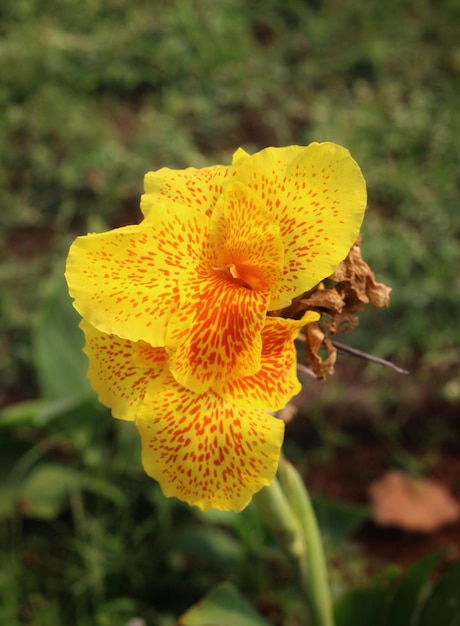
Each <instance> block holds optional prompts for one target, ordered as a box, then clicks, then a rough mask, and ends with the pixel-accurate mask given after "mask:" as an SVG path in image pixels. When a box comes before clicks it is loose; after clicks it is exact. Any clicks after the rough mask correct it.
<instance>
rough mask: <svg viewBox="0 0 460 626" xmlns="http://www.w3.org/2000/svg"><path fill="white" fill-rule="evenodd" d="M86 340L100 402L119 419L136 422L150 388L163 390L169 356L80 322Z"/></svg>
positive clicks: (91, 379) (83, 321)
mask: <svg viewBox="0 0 460 626" xmlns="http://www.w3.org/2000/svg"><path fill="white" fill-rule="evenodd" d="M80 328H81V329H82V330H83V332H84V334H85V339H86V345H85V348H84V352H85V353H86V355H87V357H88V360H89V368H88V378H89V380H90V383H91V385H92V387H93V389H94V390H95V391H96V392H97V394H98V396H99V401H100V402H102V404H104V405H105V406H108V407H109V408H110V409H111V410H112V415H113V416H114V417H117V418H118V419H123V420H134V418H135V416H136V412H137V409H138V406H139V405H140V403H141V402H142V400H143V399H144V396H145V392H146V390H147V388H150V389H151V391H152V392H153V391H154V390H158V389H159V388H160V387H161V380H162V374H163V373H164V371H165V364H166V361H167V354H166V352H165V350H164V348H152V347H151V346H149V345H148V344H146V343H145V342H143V341H139V342H132V341H129V340H128V339H121V338H120V337H117V336H115V335H107V334H105V333H101V332H100V331H98V330H96V329H95V328H94V327H93V326H91V325H90V324H88V322H86V321H85V320H82V321H81V323H80Z"/></svg>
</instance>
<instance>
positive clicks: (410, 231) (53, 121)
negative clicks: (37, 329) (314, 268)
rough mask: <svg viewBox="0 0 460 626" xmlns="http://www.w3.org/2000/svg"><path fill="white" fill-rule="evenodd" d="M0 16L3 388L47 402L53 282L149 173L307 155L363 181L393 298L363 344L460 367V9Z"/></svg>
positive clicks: (178, 8) (87, 10) (126, 6)
mask: <svg viewBox="0 0 460 626" xmlns="http://www.w3.org/2000/svg"><path fill="white" fill-rule="evenodd" d="M0 12H1V15H0V17H1V26H0V34H1V41H0V67H1V68H2V81H1V86H0V106H1V109H2V116H1V119H0V145H1V146H2V148H1V167H0V172H1V173H0V185H1V188H2V217H3V219H2V223H1V227H0V242H1V244H2V253H1V261H2V267H1V271H0V292H1V294H2V295H1V298H0V314H1V322H0V323H1V326H2V329H3V330H4V331H5V332H4V333H3V335H4V336H3V338H2V348H3V349H2V355H3V356H2V359H1V369H2V370H3V371H4V372H6V374H5V378H6V380H5V384H6V385H8V386H9V387H12V388H17V387H18V385H19V386H20V387H21V388H22V390H23V391H26V392H27V385H26V389H25V390H24V380H25V379H27V380H28V385H32V388H31V393H33V373H31V372H30V371H29V368H28V366H29V365H30V351H29V345H30V344H29V327H30V324H31V323H33V320H34V316H35V315H36V313H37V311H38V310H39V309H40V306H41V298H42V296H43V287H42V284H43V283H42V280H41V279H42V278H43V276H44V275H46V274H47V273H48V272H49V271H50V269H51V268H52V267H53V262H54V261H55V260H56V259H59V258H62V257H63V256H64V255H65V251H66V248H67V246H68V244H69V241H70V240H71V238H72V236H73V235H74V234H76V233H81V232H85V231H86V229H87V227H88V222H89V220H90V219H91V218H92V217H94V216H98V217H100V218H102V219H104V220H106V221H107V222H108V223H109V224H117V223H124V222H125V221H127V219H128V216H129V219H131V220H135V219H138V213H137V207H138V198H139V195H140V193H141V190H142V177H143V174H144V172H145V171H147V170H149V169H156V168H159V167H161V166H165V165H166V166H170V167H184V166H186V165H195V166H203V165H205V164H210V163H213V162H228V160H229V158H230V155H231V153H232V151H233V150H234V149H235V148H236V147H237V146H239V145H242V146H244V147H245V148H246V149H248V150H250V151H254V150H257V149H260V148H262V147H264V146H266V145H285V144H290V143H299V144H305V143H308V142H310V141H313V140H318V141H322V140H331V141H336V142H338V143H341V144H343V145H345V146H347V147H348V148H349V149H350V150H351V152H352V154H353V155H354V156H355V158H356V159H357V161H358V162H359V163H360V165H361V166H362V168H363V170H364V173H365V176H366V179H367V181H368V185H369V211H368V215H367V219H366V222H365V226H364V229H363V234H364V245H363V247H364V254H365V257H366V259H367V260H368V261H369V262H370V263H371V265H372V267H373V268H374V269H375V271H376V273H377V276H378V278H379V279H380V280H383V281H385V282H387V283H388V284H390V285H391V286H392V287H393V289H394V291H393V297H392V304H391V308H390V310H389V311H388V312H384V313H382V312H372V313H367V314H365V315H364V316H363V322H362V329H361V330H360V331H358V332H355V336H354V337H353V341H354V342H355V345H357V346H358V347H361V348H365V349H367V350H368V351H377V352H379V353H380V354H381V355H382V356H386V357H389V356H391V357H393V358H396V359H398V360H400V361H403V362H404V363H410V362H413V361H414V360H415V359H417V360H420V359H421V360H422V361H423V359H424V358H426V357H427V355H430V358H432V355H433V354H434V355H436V354H438V355H439V360H440V361H442V356H441V355H442V354H444V353H445V351H449V353H450V354H451V351H452V349H453V348H454V347H455V346H456V348H455V354H456V357H458V345H459V343H460V341H459V340H460V327H459V325H458V324H457V323H455V319H456V318H457V317H458V313H459V306H458V293H459V274H458V269H457V268H458V265H459V261H460V252H459V246H458V237H459V231H460V220H459V219H458V209H457V203H458V196H459V186H460V183H459V178H458V168H459V165H460V163H459V160H460V159H459V151H458V146H457V138H458V136H459V134H460V116H459V115H458V98H459V95H460V47H459V40H458V37H456V33H457V29H456V27H455V25H456V24H457V23H458V19H459V18H460V9H459V7H458V6H457V3H455V2H453V1H452V0H444V1H443V2H439V3H437V5H436V7H434V5H432V3H431V2H429V1H428V0H423V1H421V0H412V1H411V0H406V1H405V2H401V3H399V4H398V6H397V7H394V8H392V9H391V10H390V9H389V8H387V7H385V6H383V5H381V3H379V2H377V1H374V2H369V3H367V4H366V5H365V6H362V5H361V3H358V2H350V3H347V4H346V5H344V4H343V3H342V2H341V1H339V0H324V1H321V0H311V1H309V2H299V1H297V0H287V1H285V2H281V1H280V0H267V1H266V2H264V3H263V5H262V4H261V3H248V2H243V1H242V0H223V1H222V2H219V5H218V6H216V5H215V3H213V2H211V0H199V1H196V2H193V3H188V2H185V1H184V0H176V1H175V2H173V3H167V2H161V1H159V0H156V1H155V2H153V3H149V2H141V1H140V0H138V1H136V2H132V3H126V2H120V1H118V0H110V1H109V2H105V3H100V2H97V1H96V0H86V1H84V2H78V3H77V2H75V1H73V0H67V1H66V2H62V1H59V2H58V1H56V0H55V1H51V2H48V3H46V4H45V5H43V3H40V2H38V0H18V1H16V0H15V1H13V0H6V1H5V2H3V3H2V7H1V9H0ZM40 242H42V243H41V244H40ZM8 337H9V338H8ZM451 357H452V355H451Z"/></svg>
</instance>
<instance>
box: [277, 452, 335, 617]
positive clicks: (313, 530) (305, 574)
mask: <svg viewBox="0 0 460 626" xmlns="http://www.w3.org/2000/svg"><path fill="white" fill-rule="evenodd" d="M279 475H280V482H281V485H282V486H283V488H284V490H285V493H286V496H287V499H288V502H289V503H290V504H291V506H292V508H293V510H294V513H295V514H296V516H297V519H298V520H299V522H300V525H301V528H302V536H303V540H304V542H305V547H306V549H305V556H304V558H303V559H302V563H300V564H299V565H300V577H301V581H302V586H303V588H304V589H305V591H306V593H307V594H308V597H309V600H310V606H311V610H312V613H313V619H314V622H313V623H314V624H315V626H316V625H318V626H333V624H334V619H333V615H332V601H331V594H330V589H329V580H328V574H327V564H326V558H325V554H324V550H323V542H322V539H321V534H320V531H319V528H318V523H317V521H316V516H315V513H314V510H313V506H312V504H311V500H310V496H309V494H308V491H307V489H306V487H305V484H304V482H303V480H302V478H301V476H300V474H299V473H298V472H297V470H296V469H295V468H294V466H293V465H291V463H289V461H286V460H284V459H282V460H281V464H280V469H279Z"/></svg>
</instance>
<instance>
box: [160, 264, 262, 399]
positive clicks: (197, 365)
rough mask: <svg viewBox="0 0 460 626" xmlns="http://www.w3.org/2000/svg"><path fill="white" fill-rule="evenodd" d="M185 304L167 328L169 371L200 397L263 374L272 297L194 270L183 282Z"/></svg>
mask: <svg viewBox="0 0 460 626" xmlns="http://www.w3.org/2000/svg"><path fill="white" fill-rule="evenodd" d="M179 289H180V294H181V302H180V307H179V309H178V310H177V311H176V312H175V314H174V315H173V316H172V317H171V320H170V322H169V324H168V333H167V338H166V348H167V350H168V353H169V354H170V361H169V367H170V369H171V371H172V373H173V374H174V377H175V378H176V380H177V381H178V382H180V383H181V384H182V385H184V386H186V387H188V388H189V389H192V390H194V391H197V392H202V391H206V390H207V389H209V388H211V387H213V386H215V385H218V384H220V383H222V381H224V380H233V379H235V378H239V377H241V376H247V375H249V374H251V373H254V372H256V371H257V370H258V369H260V356H261V350H262V342H261V335H260V333H261V330H262V328H263V325H264V321H265V311H266V307H267V301H268V295H269V294H268V293H267V292H260V291H254V290H251V289H247V288H245V287H243V286H241V285H240V284H239V283H238V282H237V281H233V280H232V279H231V278H227V277H226V276H223V275H221V273H220V272H218V271H216V272H213V271H210V270H209V269H207V268H206V267H202V268H194V269H193V271H190V272H188V273H186V274H184V276H183V278H182V279H181V281H180V286H179Z"/></svg>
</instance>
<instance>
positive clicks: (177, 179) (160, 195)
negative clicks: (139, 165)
mask: <svg viewBox="0 0 460 626" xmlns="http://www.w3.org/2000/svg"><path fill="white" fill-rule="evenodd" d="M233 175H234V171H233V168H232V167H231V166H224V165H213V166H211V167H204V168H202V169H196V168H194V167H189V168H187V169H185V170H172V169H169V168H167V167H164V168H162V169H160V170H158V171H156V172H148V173H147V174H146V175H145V179H144V187H145V193H144V195H143V196H142V198H141V210H142V213H143V214H144V215H145V216H147V215H148V214H149V213H150V211H151V210H152V208H154V207H155V206H156V204H157V203H158V202H159V201H161V200H162V199H165V198H166V199H168V200H171V201H173V202H174V204H176V205H181V206H184V207H191V208H193V209H195V210H199V211H200V212H202V213H204V214H206V215H208V216H209V215H210V214H211V211H212V209H213V208H214V206H215V204H216V202H217V200H218V199H219V197H220V196H221V194H222V190H223V187H224V185H225V184H226V183H227V182H228V180H230V179H231V177H232V176H233Z"/></svg>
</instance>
